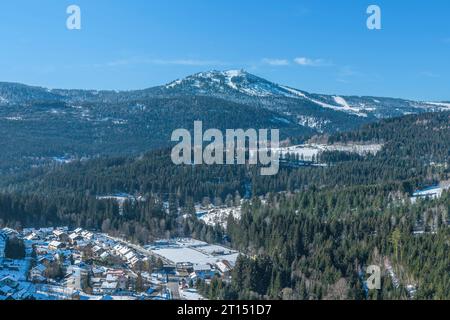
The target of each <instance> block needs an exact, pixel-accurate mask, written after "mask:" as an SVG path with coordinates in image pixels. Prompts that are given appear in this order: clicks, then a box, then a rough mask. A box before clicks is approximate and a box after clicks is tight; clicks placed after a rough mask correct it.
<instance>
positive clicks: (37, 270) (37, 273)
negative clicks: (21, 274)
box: [30, 264, 47, 282]
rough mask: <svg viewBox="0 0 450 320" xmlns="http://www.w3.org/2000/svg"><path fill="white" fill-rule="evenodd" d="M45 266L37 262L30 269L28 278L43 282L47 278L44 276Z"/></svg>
mask: <svg viewBox="0 0 450 320" xmlns="http://www.w3.org/2000/svg"><path fill="white" fill-rule="evenodd" d="M45 270H47V267H46V266H45V265H43V264H38V265H37V266H36V267H34V268H33V269H31V271H30V278H31V281H33V282H45V281H46V280H47V279H46V278H45V276H44V272H45Z"/></svg>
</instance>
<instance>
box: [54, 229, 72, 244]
mask: <svg viewBox="0 0 450 320" xmlns="http://www.w3.org/2000/svg"><path fill="white" fill-rule="evenodd" d="M53 235H54V236H55V237H56V238H57V239H58V240H59V241H62V242H68V241H69V235H68V234H67V233H66V232H65V231H63V230H61V229H56V230H53Z"/></svg>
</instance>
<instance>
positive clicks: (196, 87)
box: [165, 70, 304, 98]
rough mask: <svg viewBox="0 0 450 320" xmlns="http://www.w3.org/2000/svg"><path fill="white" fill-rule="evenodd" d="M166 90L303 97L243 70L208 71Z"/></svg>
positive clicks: (295, 91)
mask: <svg viewBox="0 0 450 320" xmlns="http://www.w3.org/2000/svg"><path fill="white" fill-rule="evenodd" d="M165 89H168V90H179V91H183V92H186V93H196V94H199V93H202V94H211V95H218V94H220V95H223V94H231V95H236V94H238V93H240V94H244V95H248V96H253V97H288V98H297V97H303V96H304V94H303V92H301V91H299V90H295V89H291V88H288V87H284V86H280V85H278V84H275V83H273V82H270V81H268V80H265V79H263V78H260V77H258V76H255V75H253V74H251V73H248V72H246V71H245V70H228V71H217V70H213V71H208V72H200V73H197V74H194V75H191V76H188V77H186V78H184V79H181V80H176V81H173V82H171V83H169V84H168V85H166V86H165Z"/></svg>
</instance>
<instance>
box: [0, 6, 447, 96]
mask: <svg viewBox="0 0 450 320" xmlns="http://www.w3.org/2000/svg"><path fill="white" fill-rule="evenodd" d="M70 4H77V5H79V6H80V7H81V10H82V30H81V31H69V30H67V29H66V18H67V14H66V8H67V6H68V5H70ZM370 4H377V5H379V6H380V7H381V9H382V27H383V29H382V30H381V31H369V30H368V29H367V28H366V19H367V15H366V8H367V7H368V5H370ZM0 41H1V50H0V81H13V82H21V83H26V84H33V85H41V86H47V87H51V88H92V89H138V88H146V87H150V86H154V85H159V84H164V83H166V82H169V81H171V80H174V79H176V78H180V77H184V76H186V75H189V74H191V73H195V72H199V71H205V70H210V69H219V70H222V69H235V68H243V69H246V70H248V71H249V72H252V73H254V74H256V75H259V76H262V77H265V78H267V79H269V80H272V81H275V82H278V83H282V84H286V85H290V86H293V87H296V88H299V89H303V90H307V91H310V92H319V93H330V94H355V95H377V96H394V97H405V98H415V99H423V100H450V1H448V0H433V1H418V0H417V1H410V0H395V1H392V0H373V1H363V0H340V1H336V0H309V1H302V0H129V1H124V0H71V1H66V0H39V1H36V0H28V1H26V0H14V1H13V0H8V1H6V0H5V1H2V3H1V5H0ZM297 58H299V59H297ZM295 59H297V62H296V60H295Z"/></svg>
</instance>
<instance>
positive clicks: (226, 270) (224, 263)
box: [216, 260, 233, 275]
mask: <svg viewBox="0 0 450 320" xmlns="http://www.w3.org/2000/svg"><path fill="white" fill-rule="evenodd" d="M216 267H217V269H219V271H220V273H222V274H223V275H229V274H230V272H231V270H233V266H232V265H231V263H230V262H229V261H228V260H221V261H218V262H216Z"/></svg>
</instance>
